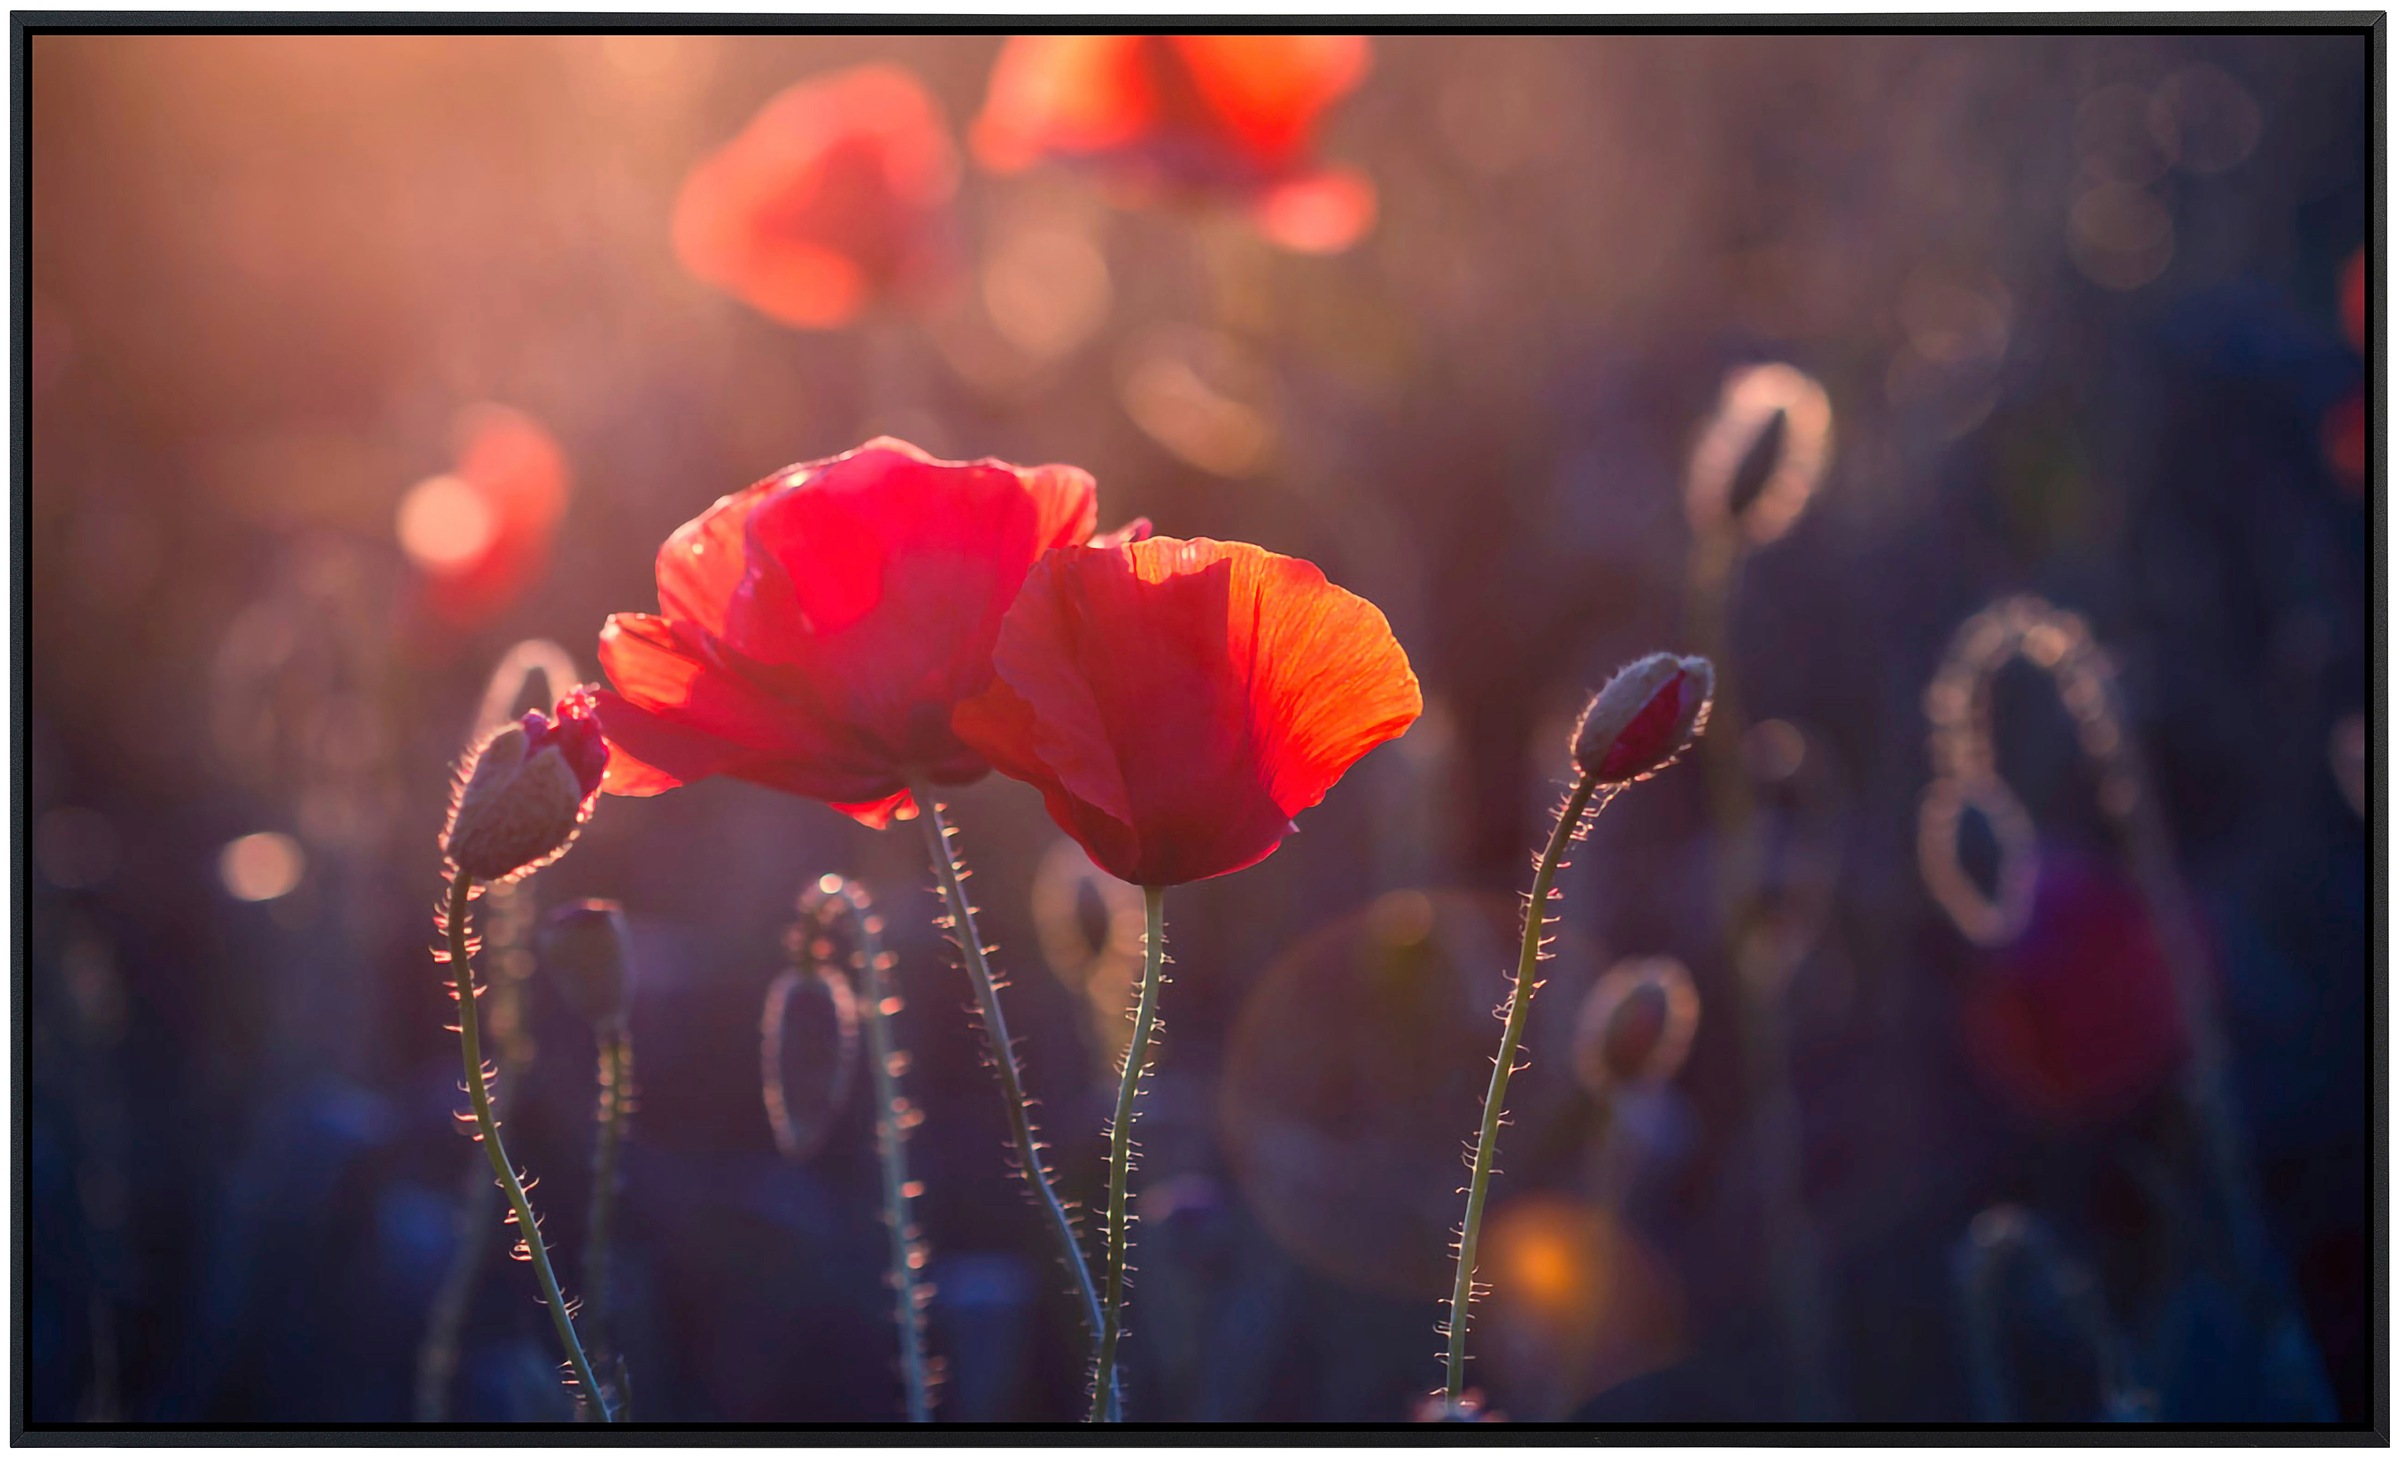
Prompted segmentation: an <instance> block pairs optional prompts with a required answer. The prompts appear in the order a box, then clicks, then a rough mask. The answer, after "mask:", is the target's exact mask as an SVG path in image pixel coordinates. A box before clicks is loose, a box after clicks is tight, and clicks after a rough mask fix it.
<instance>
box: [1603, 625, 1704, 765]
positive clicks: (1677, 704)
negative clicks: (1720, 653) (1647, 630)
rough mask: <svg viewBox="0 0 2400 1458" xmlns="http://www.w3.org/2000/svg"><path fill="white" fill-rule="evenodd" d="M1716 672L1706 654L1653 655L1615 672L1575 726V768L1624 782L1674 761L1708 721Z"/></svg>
mask: <svg viewBox="0 0 2400 1458" xmlns="http://www.w3.org/2000/svg"><path fill="white" fill-rule="evenodd" d="M1716 686H1717V671H1716V669H1715V668H1714V667H1713V666H1711V665H1710V663H1709V661H1708V660H1707V659H1705V658H1678V657H1676V656H1675V655H1674V654H1672V653H1653V654H1651V655H1650V656H1649V657H1647V658H1639V659H1636V660H1634V661H1633V662H1631V663H1628V664H1626V665H1625V666H1624V667H1623V668H1620V669H1618V670H1617V673H1616V676H1615V677H1614V678H1611V679H1610V680H1609V681H1608V684H1607V686H1606V687H1604V688H1602V689H1601V690H1600V692H1598V693H1596V694H1594V695H1592V701H1591V703H1590V704H1588V705H1586V706H1585V707H1584V711H1583V718H1582V720H1581V721H1580V722H1578V723H1577V724H1576V726H1575V738H1574V741H1573V743H1574V750H1575V767H1576V768H1577V769H1579V770H1581V771H1583V772H1584V773H1585V774H1587V775H1591V776H1593V777H1594V778H1596V779H1597V780H1599V782H1600V783H1601V784H1604V785H1622V784H1626V783H1628V782H1630V781H1633V780H1638V779H1641V778H1643V777H1645V776H1647V775H1649V774H1651V773H1653V772H1654V771H1657V770H1662V769H1665V768H1666V767H1667V766H1668V765H1670V764H1672V763H1674V760H1675V756H1676V755H1678V754H1681V753H1682V752H1683V748H1684V746H1685V745H1687V744H1690V743H1691V742H1692V741H1693V740H1694V739H1696V738H1698V737H1699V735H1700V731H1701V730H1702V729H1704V728H1706V727H1707V724H1708V702H1709V697H1710V695H1712V694H1713V693H1715V691H1716Z"/></svg>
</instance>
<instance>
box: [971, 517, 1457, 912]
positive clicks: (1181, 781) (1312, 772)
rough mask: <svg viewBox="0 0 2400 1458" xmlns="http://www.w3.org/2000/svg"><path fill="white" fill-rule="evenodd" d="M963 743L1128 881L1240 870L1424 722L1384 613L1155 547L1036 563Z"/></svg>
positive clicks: (1248, 559) (1275, 565)
mask: <svg viewBox="0 0 2400 1458" xmlns="http://www.w3.org/2000/svg"><path fill="white" fill-rule="evenodd" d="M993 667H994V669H995V674H996V676H995V677H994V679H993V681H992V685H991V687H990V688H989V689H988V690H986V691H985V692H984V693H983V694H982V695H981V696H979V697H977V698H975V699H972V700H969V701H968V702H967V703H965V704H963V705H961V706H960V708H959V710H958V714H957V719H956V722H957V727H958V732H959V735H960V737H961V738H963V739H964V740H965V741H966V742H967V743H968V744H969V745H971V746H973V747H974V749H975V750H976V751H977V752H979V753H981V754H982V755H983V756H984V757H985V758H987V759H989V760H990V761H991V762H992V764H993V765H994V766H995V767H996V768H997V769H999V770H1000V772H1001V773H1003V774H1006V775H1009V776H1011V777H1013V778H1016V779H1020V780H1024V781H1025V782H1027V783H1028V784H1031V785H1033V786H1035V787H1036V788H1038V789H1040V790H1041V792H1042V799H1043V801H1044V802H1045V803H1046V804H1047V805H1048V806H1049V808H1050V818H1051V819H1053V820H1055V821H1057V822H1058V825H1059V827H1060V828H1061V829H1063V830H1065V831H1066V832H1067V833H1068V834H1069V835H1071V836H1073V837H1074V838H1075V839H1076V841H1077V842H1078V843H1080V844H1081V845H1082V846H1083V848H1084V850H1085V851H1086V852H1087V853H1088V854H1089V855H1090V856H1091V858H1092V861H1093V863H1094V864H1095V865H1097V866H1099V867H1100V868H1101V869H1102V870H1105V871H1107V872H1108V873H1109V874H1110V875H1113V876H1115V877H1117V878H1118V879H1120V880H1124V881H1130V882H1133V883H1134V884H1136V885H1140V886H1172V885H1176V884H1179V883H1181V882H1185V881H1199V880H1205V879H1206V878H1208V877H1211V876H1222V875H1224V874H1226V873H1227V872H1230V871H1238V870H1240V869H1242V868H1243V867H1245V866H1249V865H1253V864H1255V863H1257V862H1258V861H1260V860H1263V859H1264V858H1265V857H1266V856H1267V855H1268V854H1270V853H1271V852H1273V851H1274V849H1275V847H1276V846H1277V845H1278V844H1280V843H1281V841H1282V840H1283V837H1284V834H1285V832H1286V831H1288V830H1289V829H1290V828H1291V824H1292V817H1293V816H1294V815H1297V814H1299V813H1300V812H1301V811H1302V810H1305V809H1308V808H1309V807H1310V806H1312V805H1315V804H1316V803H1317V802H1318V801H1320V800H1322V799H1324V798H1325V792H1326V791H1327V790H1330V789H1331V788H1333V785H1334V783H1335V782H1336V781H1337V780H1339V779H1340V778H1341V777H1342V775H1343V774H1344V773H1345V772H1346V771H1348V769H1349V768H1350V766H1351V765H1353V764H1356V763H1357V762H1358V760H1359V758H1360V757H1361V756H1363V755H1364V754H1366V752H1367V751H1368V750H1370V749H1373V748H1374V747H1375V746H1376V745H1378V744H1382V743H1384V742H1385V741H1387V740H1391V739H1396V738H1398V737H1399V736H1400V735H1401V734H1402V733H1404V732H1405V731H1406V730H1407V728H1408V726H1409V725H1411V724H1413V723H1415V722H1416V720H1417V716H1418V715H1419V714H1420V713H1422V712H1423V710H1424V701H1423V699H1422V698H1421V697H1420V696H1419V693H1418V689H1417V676H1416V674H1415V673H1413V672H1411V671H1410V669H1409V666H1408V656H1407V655H1406V654H1405V653H1403V652H1402V651H1401V649H1400V644H1399V643H1398V642H1397V641H1396V640H1395V639H1394V638H1393V637H1392V630H1391V628H1390V627H1389V626H1388V625H1387V624H1386V623H1385V622H1384V618H1383V614H1382V613H1381V612H1379V611H1377V610H1376V608H1375V606H1374V604H1372V603H1370V602H1368V601H1366V600H1365V599H1364V598H1360V597H1356V596H1353V595H1352V594H1350V593H1347V592H1344V591H1343V590H1342V589H1340V588H1338V587H1335V586H1334V585H1333V584H1331V583H1329V582H1327V581H1326V580H1325V574H1324V573H1323V572H1320V571H1318V570H1317V568H1316V567H1315V566H1313V565H1312V564H1310V563H1307V562H1303V561H1300V560H1298V559H1296V558H1292V557H1283V556H1278V555H1276V554H1275V553H1273V552H1269V551H1265V550H1263V549H1261V548H1258V547H1253V546H1250V545H1248V544H1246V543H1241V542H1213V541H1209V540H1207V539H1205V538H1203V539H1199V540H1194V541H1188V542H1185V541H1177V540H1175V539H1174V538H1171V537H1153V538H1151V539H1150V540H1148V541H1143V542H1135V543H1131V544H1128V545H1122V546H1108V547H1081V548H1075V547H1070V548H1066V549H1064V550H1061V551H1056V552H1052V553H1050V554H1049V555H1048V556H1046V557H1044V558H1043V559H1042V561H1041V562H1040V563H1039V564H1038V565H1036V566H1035V568H1034V570H1033V572H1032V574H1031V575H1030V576H1029V577H1028V578H1027V579H1026V581H1025V591H1024V595H1023V596H1022V597H1020V598H1019V599H1018V600H1017V605H1016V606H1015V607H1013V608H1011V609H1010V610H1009V613H1008V617H1007V619H1006V620H1005V621H1004V622H1003V623H1002V624H1001V628H1000V641H999V644H998V648H997V651H996V653H995V655H994V660H993Z"/></svg>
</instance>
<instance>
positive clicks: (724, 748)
mask: <svg viewBox="0 0 2400 1458" xmlns="http://www.w3.org/2000/svg"><path fill="white" fill-rule="evenodd" d="M1095 495H1096V487H1095V486H1094V484H1093V482H1092V478H1091V476H1090V475H1088V474H1087V473H1085V472H1083V471H1081V470H1078V469H1076V468H1075V467H1073V466H1031V467H1026V466H1012V465H1009V464H1007V463H1006V462H1003V461H993V460H983V461H973V462H958V461H939V460H935V459H934V458H933V457H931V456H929V455H927V454H926V453H925V452H923V451H921V450H919V449H917V448H916V447H915V446H912V445H909V444H908V443H906V442H905V441H898V440H892V439H889V438H879V439H876V440H871V441H869V442H867V443H866V444H865V445H863V446H860V447H859V448H858V449H856V450H854V451H851V452H849V453H848V454H846V455H840V456H835V457H833V458H832V459H830V460H823V461H812V462H810V463H808V464H806V465H800V466H792V467H790V468H788V469H786V470H783V471H779V472H777V473H776V474H775V475H772V476H769V477H768V478H767V479H766V480H764V481H761V482H758V483H757V484H756V485H754V486H751V487H750V488H749V489H747V490H744V491H740V492H736V493H735V494H733V495H731V496H727V497H724V498H722V499H720V500H719V501H718V502H717V503H716V505H714V506H711V507H710V508H709V509H708V510H706V511H704V512H702V513H701V514H700V515H699V516H698V517H696V518H694V519H693V520H691V521H689V522H686V523H685V524H684V525H682V526H681V527H678V528H677V529H676V530H675V533H674V535H673V536H670V537H668V538H667V541H666V545H664V546H662V547H660V548H659V551H658V605H659V610H660V615H658V616H652V615H651V614H648V613H618V614H615V615H614V616H612V617H610V618H609V620H608V622H607V624H606V625H605V626H603V627H602V628H601V630H600V664H601V666H602V667H603V668H605V669H606V670H607V671H608V676H609V679H610V681H611V682H613V683H614V684H615V685H616V692H615V693H605V692H604V693H602V694H601V695H600V723H601V727H602V728H603V729H604V730H605V731H606V733H607V735H608V740H609V743H610V744H611V745H612V746H613V747H614V749H615V751H616V753H615V754H614V755H613V756H611V758H610V760H609V764H608V780H607V786H606V787H607V789H608V790H609V791H611V792H612V793H614V794H619V795H655V794H658V793H659V792H660V791H662V790H670V789H673V788H675V787H676V786H678V785H684V784H689V783H691V782H692V781H694V780H698V779H703V778H706V777H707V776H710V775H728V776H731V777H732V778H735V779H740V780H749V781H752V782H754V783H757V784H762V785H769V786H772V787H774V788H776V789H779V790H789V791H791V792H792V793H794V794H799V795H806V796H808V797H809V798H811V799H817V800H824V801H827V802H829V803H831V804H832V805H833V806H834V807H835V808H836V809H839V810H842V811H845V812H847V813H849V814H851V815H854V816H856V817H857V818H858V819H860V820H861V821H864V822H865V823H867V824H869V825H875V826H881V825H886V824H889V823H890V822H891V821H892V820H893V819H894V818H898V819H907V818H909V817H910V816H913V815H914V814H915V813H916V806H915V803H914V802H913V801H912V800H911V799H910V797H909V794H908V789H907V782H908V777H909V775H910V774H912V773H922V774H924V775H926V776H927V777H928V778H930V779H932V780H933V781H935V782H936V783H939V784H965V783H967V782H969V781H971V780H975V779H978V778H980V777H981V776H982V775H983V774H984V772H985V771H986V770H987V769H989V768H990V766H989V765H987V764H986V763H985V762H984V760H983V758H982V756H980V755H979V754H977V753H976V752H975V751H973V750H971V749H969V748H968V747H967V746H966V745H964V744H962V743H961V742H960V741H959V738H958V736H957V735H955V734H953V733H952V732H951V729H950V711H951V709H952V707H953V706H954V705H956V704H957V703H958V702H959V701H960V700H962V699H964V698H966V697H968V696H969V695H971V694H974V693H976V692H978V691H980V690H981V689H982V688H983V686H984V685H985V684H986V683H987V682H988V681H989V680H990V678H991V673H992V645H993V641H994V640H995V639H996V638H997V637H998V636H999V632H1000V620H1001V615H1002V614H1003V613H1005V612H1007V611H1008V606H1009V604H1010V602H1012V601H1013V600H1015V598H1016V596H1017V589H1018V587H1019V586H1020V585H1021V584H1022V583H1023V582H1024V581H1025V573H1026V569H1027V568H1029V567H1031V566H1032V565H1033V563H1034V560H1035V559H1036V558H1038V557H1039V556H1041V554H1042V553H1043V552H1044V551H1045V550H1047V549H1048V548H1051V547H1056V546H1061V545H1063V544H1066V543H1070V542H1082V541H1084V540H1085V539H1087V538H1089V537H1090V536H1091V534H1092V524H1093V520H1094V513H1095V511H1096V510H1097V507H1096V505H1095Z"/></svg>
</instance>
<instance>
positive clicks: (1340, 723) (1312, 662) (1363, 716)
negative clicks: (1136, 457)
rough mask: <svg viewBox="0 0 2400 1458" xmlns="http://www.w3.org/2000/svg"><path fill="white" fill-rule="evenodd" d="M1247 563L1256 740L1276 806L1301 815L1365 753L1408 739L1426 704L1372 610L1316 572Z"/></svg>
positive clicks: (1295, 564)
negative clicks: (1251, 603) (1263, 755)
mask: <svg viewBox="0 0 2400 1458" xmlns="http://www.w3.org/2000/svg"><path fill="white" fill-rule="evenodd" d="M1251 554H1255V555H1254V556H1253V555H1251ZM1243 555H1244V556H1245V557H1248V558H1249V560H1250V564H1251V565H1249V566H1248V567H1247V569H1246V570H1244V569H1242V568H1237V574H1238V575H1239V576H1241V577H1247V578H1249V580H1250V581H1251V582H1252V583H1254V584H1255V591H1256V598H1255V600H1254V601H1255V608H1254V611H1255V614H1256V617H1255V627H1254V629H1253V631H1254V634H1255V636H1254V638H1253V640H1252V649H1251V654H1250V661H1251V662H1252V664H1253V665H1255V667H1254V669H1253V678H1252V681H1251V685H1250V702H1251V704H1252V706H1253V708H1252V714H1253V719H1252V725H1253V731H1254V733H1255V734H1256V736H1257V742H1258V743H1259V745H1260V746H1261V748H1262V750H1265V751H1266V752H1267V753H1268V758H1267V761H1266V765H1267V770H1268V783H1269V786H1270V789H1271V793H1272V794H1273V795H1274V797H1275V803H1276V804H1277V805H1278V806H1279V807H1281V809H1282V810H1283V812H1284V814H1286V815H1287V816H1289V815H1297V814H1299V813H1300V812H1301V811H1303V810H1306V809H1308V808H1309V807H1310V806H1312V805H1315V804H1317V803H1319V802H1320V801H1322V800H1323V799H1324V798H1325V792H1326V791H1328V790H1330V789H1332V788H1333V786H1334V783H1335V782H1336V781H1338V780H1340V779H1341V777H1342V776H1343V774H1345V773H1346V772H1348V770H1349V768H1350V766H1352V765H1354V764H1356V763H1358V761H1359V760H1360V759H1361V758H1362V757H1364V756H1365V755H1366V753H1367V751H1369V750H1371V749H1373V748H1374V747H1375V746H1377V745H1379V744H1382V743H1384V742H1385V741H1387V740H1391V739H1397V738H1399V737H1400V736H1401V735H1402V734H1404V733H1406V732H1407V731H1408V727H1409V725H1411V724H1414V723H1415V722H1416V721H1417V718H1418V716H1419V715H1421V714H1422V713H1424V712H1425V700H1424V696H1423V694H1422V692H1421V691H1420V690H1419V688H1418V686H1417V675H1416V673H1415V671H1414V670H1412V669H1411V668H1410V667H1409V665H1408V655H1407V654H1406V653H1405V652H1403V651H1402V650H1401V647H1400V643H1399V640H1398V639H1396V638H1394V637H1393V636H1392V629H1391V624H1390V623H1389V622H1387V621H1386V620H1385V619H1384V616H1383V613H1382V611H1381V610H1380V609H1378V608H1377V607H1376V606H1375V605H1374V604H1373V603H1371V602H1368V601H1367V600H1366V599H1365V598H1362V597H1358V596H1356V595H1354V594H1352V593H1348V592H1344V591H1343V590H1342V589H1340V588H1338V587H1336V586H1334V585H1333V584H1332V583H1330V582H1328V581H1326V580H1325V574H1324V573H1323V572H1321V571H1319V570H1318V569H1317V567H1316V565H1315V564H1314V563H1310V562H1303V561H1301V560H1299V559H1298V558H1295V557H1277V556H1274V555H1272V554H1270V553H1267V552H1261V551H1258V549H1256V548H1251V549H1249V551H1248V552H1246V553H1244V554H1243Z"/></svg>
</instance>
